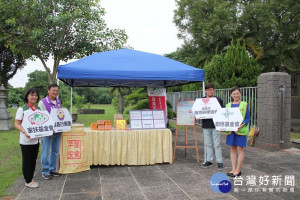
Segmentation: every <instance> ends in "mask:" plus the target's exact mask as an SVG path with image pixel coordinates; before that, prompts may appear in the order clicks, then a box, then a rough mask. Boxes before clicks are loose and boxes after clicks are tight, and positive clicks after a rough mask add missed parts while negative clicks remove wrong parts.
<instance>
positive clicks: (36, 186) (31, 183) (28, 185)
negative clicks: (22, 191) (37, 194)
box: [25, 181, 39, 188]
mask: <svg viewBox="0 0 300 200" xmlns="http://www.w3.org/2000/svg"><path fill="white" fill-rule="evenodd" d="M25 186H27V187H29V188H38V187H39V184H38V183H37V182H34V181H31V182H30V183H25Z"/></svg>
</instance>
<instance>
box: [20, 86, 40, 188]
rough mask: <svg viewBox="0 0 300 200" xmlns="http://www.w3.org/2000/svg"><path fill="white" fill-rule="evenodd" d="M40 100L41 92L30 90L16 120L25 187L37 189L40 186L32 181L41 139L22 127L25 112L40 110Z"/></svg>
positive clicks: (34, 89)
mask: <svg viewBox="0 0 300 200" xmlns="http://www.w3.org/2000/svg"><path fill="white" fill-rule="evenodd" d="M38 100H39V92H38V90H37V89H36V88H29V89H28V90H27V91H26V94H25V98H24V101H25V104H24V105H23V106H22V107H20V108H19V109H18V110H17V113H16V118H15V127H16V129H18V130H19V131H20V140H19V141H20V146H21V151H22V171H23V176H24V179H25V186H27V187H29V188H37V187H39V184H38V183H37V182H35V181H34V180H32V178H33V175H34V170H35V166H36V159H37V156H38V152H39V146H40V145H39V139H37V138H31V137H30V134H29V133H28V132H27V131H26V129H24V128H23V126H22V121H23V117H24V112H25V111H26V110H32V111H35V110H36V109H38V110H40V108H39V107H38V106H36V103H37V101H38Z"/></svg>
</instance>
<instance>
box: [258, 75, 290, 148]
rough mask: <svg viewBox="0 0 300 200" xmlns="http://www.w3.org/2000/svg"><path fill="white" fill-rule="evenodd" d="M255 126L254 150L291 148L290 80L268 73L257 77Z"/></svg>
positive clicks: (285, 76) (284, 76) (286, 77)
mask: <svg viewBox="0 0 300 200" xmlns="http://www.w3.org/2000/svg"><path fill="white" fill-rule="evenodd" d="M257 88H258V98H257V126H258V127H259V128H260V134H259V136H258V138H257V139H256V142H255V147H258V148H264V149H267V150H271V151H274V150H280V149H282V148H290V147H291V142H290V130H291V76H290V75H289V74H287V73H284V72H270V73H264V74H261V75H260V76H259V77H258V84H257Z"/></svg>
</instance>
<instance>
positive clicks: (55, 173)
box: [50, 171, 60, 176]
mask: <svg viewBox="0 0 300 200" xmlns="http://www.w3.org/2000/svg"><path fill="white" fill-rule="evenodd" d="M50 175H51V176H60V173H58V172H57V171H52V172H50Z"/></svg>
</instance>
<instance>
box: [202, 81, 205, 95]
mask: <svg viewBox="0 0 300 200" xmlns="http://www.w3.org/2000/svg"><path fill="white" fill-rule="evenodd" d="M202 89H203V93H202V95H203V97H204V96H205V83H204V81H203V82H202Z"/></svg>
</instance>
